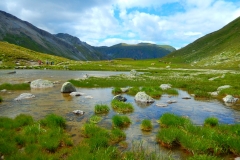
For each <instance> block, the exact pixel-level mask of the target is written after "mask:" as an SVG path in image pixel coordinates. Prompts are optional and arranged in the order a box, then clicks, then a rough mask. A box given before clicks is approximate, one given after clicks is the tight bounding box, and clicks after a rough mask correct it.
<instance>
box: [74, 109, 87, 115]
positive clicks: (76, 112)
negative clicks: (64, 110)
mask: <svg viewBox="0 0 240 160" xmlns="http://www.w3.org/2000/svg"><path fill="white" fill-rule="evenodd" d="M72 112H73V113H75V114H79V115H84V113H85V112H84V111H81V110H74V111H72Z"/></svg>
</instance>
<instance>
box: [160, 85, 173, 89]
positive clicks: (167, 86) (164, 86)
mask: <svg viewBox="0 0 240 160" xmlns="http://www.w3.org/2000/svg"><path fill="white" fill-rule="evenodd" d="M171 86H172V85H171V84H161V85H160V88H162V90H167V89H170V88H171Z"/></svg>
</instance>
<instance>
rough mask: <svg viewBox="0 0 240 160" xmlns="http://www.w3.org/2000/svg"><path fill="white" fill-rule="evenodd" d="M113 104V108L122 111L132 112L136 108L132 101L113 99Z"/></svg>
mask: <svg viewBox="0 0 240 160" xmlns="http://www.w3.org/2000/svg"><path fill="white" fill-rule="evenodd" d="M111 105H112V107H113V109H115V110H116V111H117V112H121V113H127V112H132V111H133V110H134V108H133V105H132V104H131V103H125V102H121V101H118V100H112V102H111Z"/></svg>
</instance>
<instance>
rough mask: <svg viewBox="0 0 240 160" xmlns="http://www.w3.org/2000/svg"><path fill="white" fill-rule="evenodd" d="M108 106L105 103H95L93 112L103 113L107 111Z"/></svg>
mask: <svg viewBox="0 0 240 160" xmlns="http://www.w3.org/2000/svg"><path fill="white" fill-rule="evenodd" d="M109 110H110V109H109V107H108V106H107V105H100V104H97V105H95V109H94V111H95V113H97V114H103V113H108V112H109Z"/></svg>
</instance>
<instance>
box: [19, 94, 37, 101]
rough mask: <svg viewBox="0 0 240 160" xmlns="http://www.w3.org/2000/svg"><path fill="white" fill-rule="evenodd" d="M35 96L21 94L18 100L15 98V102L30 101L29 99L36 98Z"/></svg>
mask: <svg viewBox="0 0 240 160" xmlns="http://www.w3.org/2000/svg"><path fill="white" fill-rule="evenodd" d="M34 97H35V96H34V95H33V94H31V93H22V94H20V96H18V97H17V98H15V99H14V100H15V101H20V100H23V99H29V98H34Z"/></svg>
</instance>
